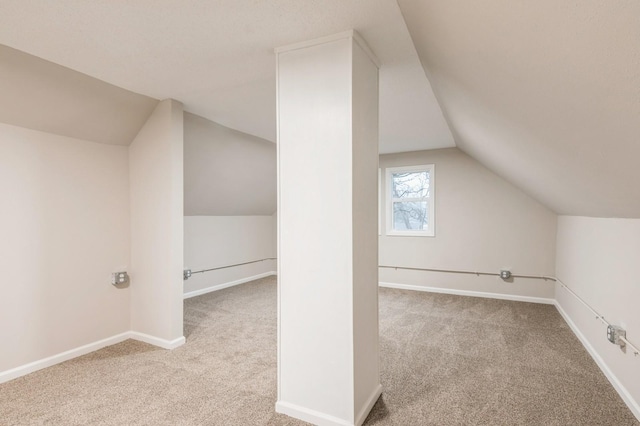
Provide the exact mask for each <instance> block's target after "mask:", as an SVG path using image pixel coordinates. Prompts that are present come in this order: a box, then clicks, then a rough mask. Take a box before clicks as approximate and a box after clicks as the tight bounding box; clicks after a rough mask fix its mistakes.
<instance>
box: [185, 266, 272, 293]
mask: <svg viewBox="0 0 640 426" xmlns="http://www.w3.org/2000/svg"><path fill="white" fill-rule="evenodd" d="M272 275H277V273H276V271H269V272H265V273H262V274H258V275H253V276H251V277H247V278H241V279H239V280H235V281H229V282H226V283H222V284H216V285H214V286H211V287H207V288H203V289H200V290H194V291H190V292H188V293H185V294H184V296H183V297H184V298H185V299H189V298H190V297H196V296H201V295H203V294H207V293H211V292H212V291H218V290H222V289H223V288H229V287H233V286H235V285H239V284H244V283H248V282H249V281H255V280H258V279H260V278H264V277H270V276H272Z"/></svg>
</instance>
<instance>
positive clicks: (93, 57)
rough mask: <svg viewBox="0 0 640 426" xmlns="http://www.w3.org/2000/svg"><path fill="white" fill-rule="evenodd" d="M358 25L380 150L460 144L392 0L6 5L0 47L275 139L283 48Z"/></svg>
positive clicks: (41, 1)
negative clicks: (371, 66) (372, 68)
mask: <svg viewBox="0 0 640 426" xmlns="http://www.w3.org/2000/svg"><path fill="white" fill-rule="evenodd" d="M349 29H355V30H357V31H359V32H360V34H361V35H362V36H363V37H364V38H365V39H366V40H367V42H368V43H369V44H370V46H371V48H372V49H373V51H374V52H375V53H376V55H377V56H378V58H379V60H380V62H381V63H382V67H381V70H380V147H381V152H399V151H411V150H419V149H430V148H443V147H450V146H453V145H454V142H453V137H452V135H451V132H450V131H449V129H448V127H447V124H446V122H445V120H444V117H443V115H442V111H441V110H440V107H439V105H438V103H437V101H436V99H435V97H434V95H433V91H432V90H431V87H430V85H429V81H428V80H427V78H426V77H425V75H424V71H423V70H422V68H421V65H420V61H419V59H418V55H417V53H416V51H415V48H414V46H413V43H412V42H411V37H410V36H409V32H408V31H407V28H406V26H405V24H404V20H403V19H402V14H401V13H400V9H399V8H398V5H397V3H396V2H395V1H393V0H348V1H347V0H304V1H300V0H269V1H256V0H208V1H190V2H183V1H175V0H136V1H126V2H123V1H77V0H56V1H50V0H29V1H24V0H0V43H2V44H5V45H8V46H11V47H13V48H15V49H19V50H22V51H24V52H27V53H30V54H32V55H36V56H38V57H41V58H44V59H47V60H49V61H52V62H55V63H57V64H60V65H63V66H66V67H69V68H71V69H74V70H77V71H79V72H82V73H84V74H87V75H89V76H92V77H95V78H97V79H100V80H103V81H105V82H109V83H111V84H114V85H116V86H119V87H122V88H125V89H127V90H130V91H133V92H136V93H140V94H143V95H145V96H148V97H151V98H154V99H166V98H173V99H176V100H178V101H180V102H182V103H183V104H184V106H185V110H186V111H189V112H191V113H194V114H197V115H199V116H202V117H205V118H207V119H209V120H212V121H215V122H217V123H220V124H222V125H225V126H227V127H231V128H234V129H236V130H240V131H242V132H245V133H249V134H252V135H256V136H259V137H261V138H264V139H267V140H270V141H272V142H275V134H276V132H275V130H276V109H275V55H274V53H273V49H274V48H275V47H279V46H284V45H288V44H291V43H295V42H300V41H306V40H310V39H314V38H317V37H322V36H326V35H330V34H333V33H338V32H342V31H345V30H349Z"/></svg>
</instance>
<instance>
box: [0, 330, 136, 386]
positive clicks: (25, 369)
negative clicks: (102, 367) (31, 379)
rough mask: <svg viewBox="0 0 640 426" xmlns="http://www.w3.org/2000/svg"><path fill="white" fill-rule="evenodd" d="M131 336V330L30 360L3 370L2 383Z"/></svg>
mask: <svg viewBox="0 0 640 426" xmlns="http://www.w3.org/2000/svg"><path fill="white" fill-rule="evenodd" d="M129 337H130V336H129V332H125V333H120V334H116V335H115V336H111V337H108V338H106V339H102V340H98V341H97V342H93V343H89V344H87V345H83V346H80V347H79V348H75V349H70V350H68V351H64V352H61V353H59V354H56V355H53V356H50V357H47V358H43V359H40V360H38V361H34V362H30V363H29V364H25V365H21V366H19V367H16V368H12V369H11V370H6V371H2V372H0V383H4V382H8V381H9V380H13V379H17V378H18V377H21V376H25V375H27V374H29V373H33V372H35V371H38V370H42V369H43V368H47V367H51V366H52V365H56V364H60V363H61V362H64V361H68V360H70V359H73V358H77V357H79V356H82V355H86V354H88V353H90V352H93V351H97V350H98V349H102V348H104V347H106V346H111V345H115V344H116V343H120V342H124V341H125V340H127V339H129Z"/></svg>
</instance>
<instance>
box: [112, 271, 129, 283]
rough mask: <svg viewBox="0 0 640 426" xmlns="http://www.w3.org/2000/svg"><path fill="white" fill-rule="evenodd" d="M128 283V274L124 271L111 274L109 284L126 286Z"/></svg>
mask: <svg viewBox="0 0 640 426" xmlns="http://www.w3.org/2000/svg"><path fill="white" fill-rule="evenodd" d="M128 282H129V274H127V272H126V271H124V272H114V273H113V274H111V284H113V285H120V284H126V283H128Z"/></svg>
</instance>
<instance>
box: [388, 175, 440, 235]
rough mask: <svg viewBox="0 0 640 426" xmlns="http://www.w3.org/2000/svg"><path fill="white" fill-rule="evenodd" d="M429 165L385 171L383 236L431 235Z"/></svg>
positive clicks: (431, 182)
mask: <svg viewBox="0 0 640 426" xmlns="http://www.w3.org/2000/svg"><path fill="white" fill-rule="evenodd" d="M434 180H435V170H434V165H433V164H427V165H423V166H408V167H393V168H388V169H387V170H386V183H387V187H386V194H385V195H386V199H387V203H386V204H387V205H386V211H387V214H386V216H387V235H406V236H424V237H433V236H434V235H435V217H434V211H435V208H434Z"/></svg>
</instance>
